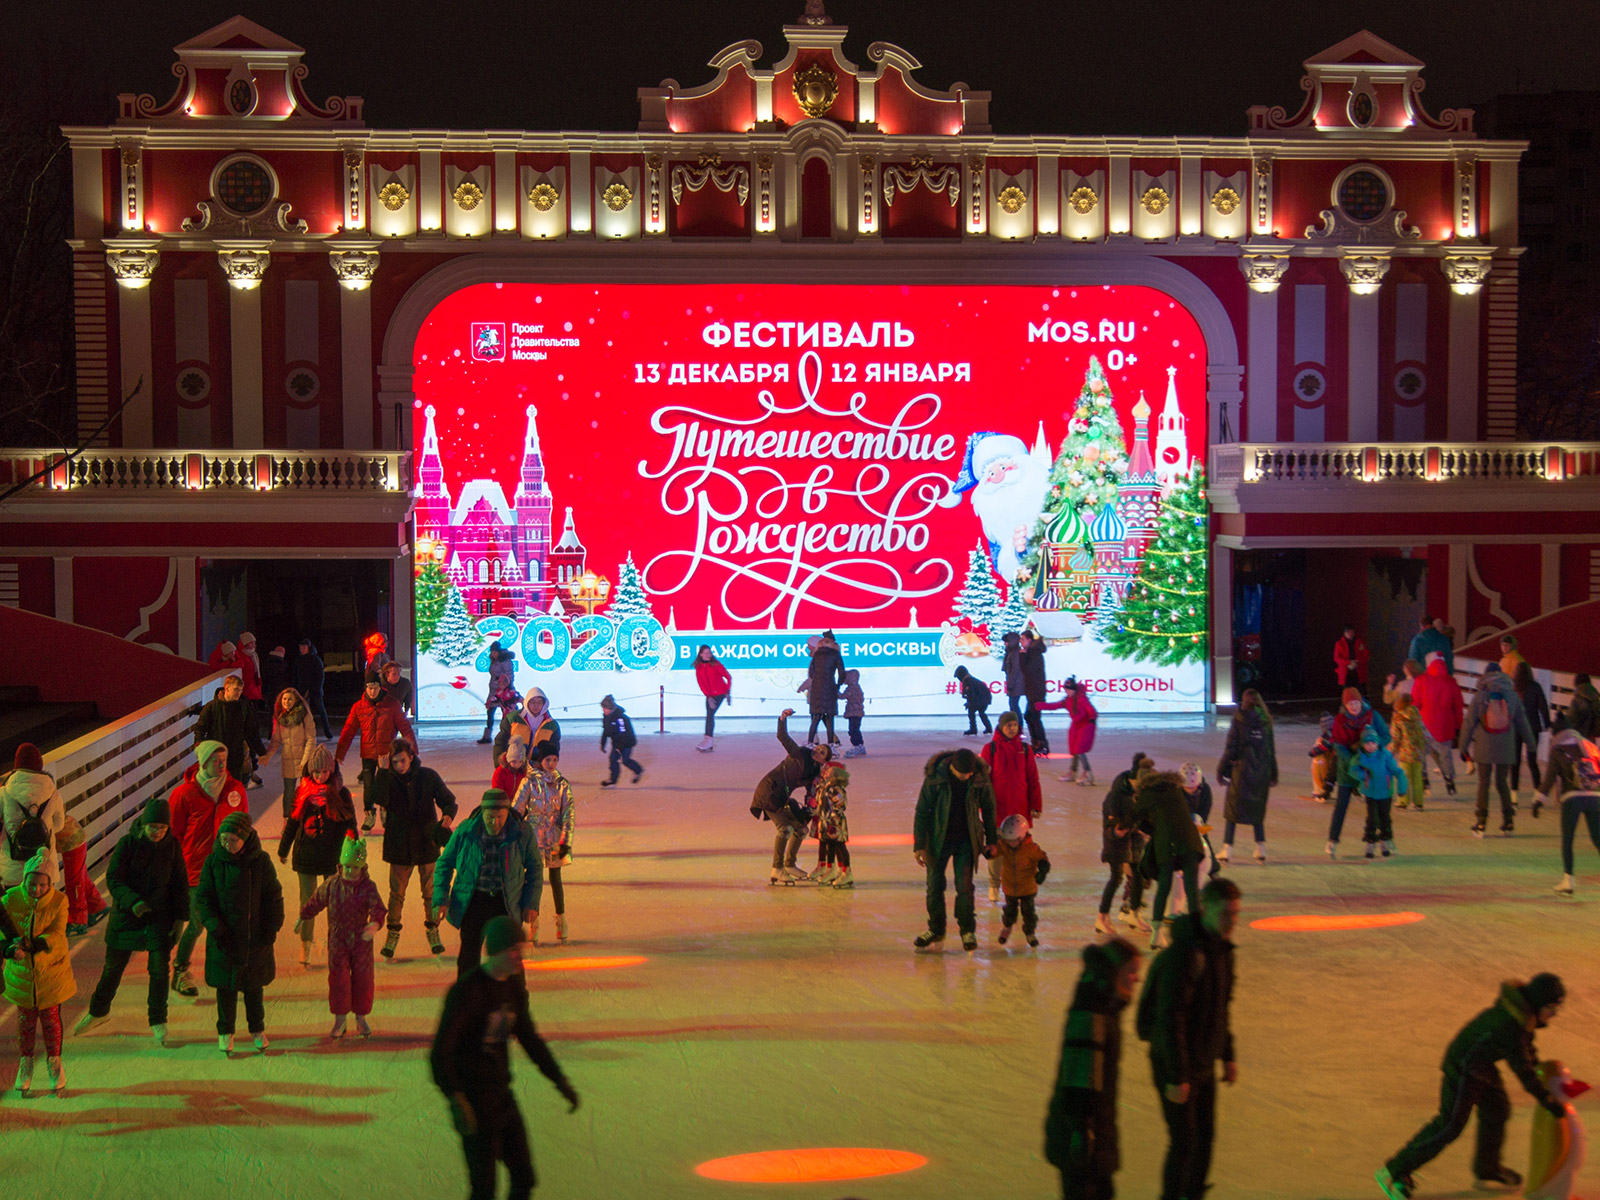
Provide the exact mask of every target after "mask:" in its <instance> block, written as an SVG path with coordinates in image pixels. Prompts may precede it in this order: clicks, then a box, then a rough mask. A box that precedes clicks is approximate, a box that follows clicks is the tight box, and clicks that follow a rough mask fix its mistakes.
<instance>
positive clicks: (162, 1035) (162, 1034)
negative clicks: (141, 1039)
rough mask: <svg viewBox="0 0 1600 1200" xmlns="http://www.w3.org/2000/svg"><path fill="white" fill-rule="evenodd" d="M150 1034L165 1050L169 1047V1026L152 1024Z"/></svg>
mask: <svg viewBox="0 0 1600 1200" xmlns="http://www.w3.org/2000/svg"><path fill="white" fill-rule="evenodd" d="M150 1036H151V1037H152V1038H154V1039H155V1043H156V1045H157V1046H159V1047H160V1048H161V1049H163V1050H165V1049H166V1048H167V1027H166V1026H165V1025H152V1026H150Z"/></svg>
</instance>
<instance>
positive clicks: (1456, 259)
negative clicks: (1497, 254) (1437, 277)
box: [1439, 243, 1494, 296]
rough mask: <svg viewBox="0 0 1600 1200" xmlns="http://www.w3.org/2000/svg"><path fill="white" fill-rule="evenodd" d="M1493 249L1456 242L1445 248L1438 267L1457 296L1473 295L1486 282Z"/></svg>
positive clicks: (1491, 262)
mask: <svg viewBox="0 0 1600 1200" xmlns="http://www.w3.org/2000/svg"><path fill="white" fill-rule="evenodd" d="M1493 258H1494V251H1492V250H1491V249H1490V248H1489V247H1488V246H1474V245H1471V244H1465V245H1463V244H1459V243H1458V244H1456V245H1453V246H1449V247H1447V248H1446V249H1445V252H1444V259H1443V260H1442V261H1441V262H1440V264H1439V265H1440V267H1441V268H1442V269H1443V270H1444V277H1445V278H1446V279H1448V280H1449V281H1450V290H1451V291H1452V292H1454V293H1455V294H1456V295H1458V296H1475V295H1477V294H1478V292H1479V291H1480V290H1481V289H1482V287H1483V285H1484V284H1485V283H1486V282H1488V279H1489V271H1490V268H1491V267H1492V265H1493Z"/></svg>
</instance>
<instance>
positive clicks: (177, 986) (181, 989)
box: [172, 967, 200, 996]
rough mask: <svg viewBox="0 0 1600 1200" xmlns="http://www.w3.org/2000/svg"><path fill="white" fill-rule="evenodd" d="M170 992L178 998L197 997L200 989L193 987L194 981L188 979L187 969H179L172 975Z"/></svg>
mask: <svg viewBox="0 0 1600 1200" xmlns="http://www.w3.org/2000/svg"><path fill="white" fill-rule="evenodd" d="M172 990H173V991H175V992H177V993H178V995H180V996H198V995H199V994H200V989H199V988H197V987H195V985H194V980H192V979H190V978H189V968H188V967H179V968H178V969H177V970H175V971H173V973H172Z"/></svg>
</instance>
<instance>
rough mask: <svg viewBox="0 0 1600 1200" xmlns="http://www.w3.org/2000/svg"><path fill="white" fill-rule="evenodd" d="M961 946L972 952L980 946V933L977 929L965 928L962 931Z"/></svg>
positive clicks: (969, 952)
mask: <svg viewBox="0 0 1600 1200" xmlns="http://www.w3.org/2000/svg"><path fill="white" fill-rule="evenodd" d="M961 948H962V949H963V950H965V951H966V952H967V953H968V954H971V953H972V952H973V951H974V950H976V949H977V948H978V935H977V933H976V931H970V930H963V931H962V933H961Z"/></svg>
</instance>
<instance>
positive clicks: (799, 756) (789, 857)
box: [750, 708, 833, 883]
mask: <svg viewBox="0 0 1600 1200" xmlns="http://www.w3.org/2000/svg"><path fill="white" fill-rule="evenodd" d="M792 716H794V709H792V708H786V709H784V710H783V712H781V713H779V714H778V742H779V744H781V745H782V746H783V749H784V757H783V761H782V762H780V763H779V764H778V765H777V766H775V767H773V768H772V770H770V771H768V772H767V773H766V774H765V775H763V776H762V777H761V782H760V783H758V784H756V791H755V795H754V796H752V797H751V799H750V815H751V816H752V817H754V818H755V819H756V820H758V821H771V822H772V824H773V826H774V827H775V828H776V829H777V831H778V834H777V837H776V839H775V840H774V842H773V848H772V874H771V875H770V876H769V877H768V881H769V882H771V883H787V882H793V881H796V880H799V879H804V878H806V875H805V872H803V871H801V870H800V869H799V868H798V867H797V866H795V859H796V857H797V856H798V855H799V853H800V843H801V842H802V841H804V840H805V836H806V823H805V822H804V821H802V820H801V819H800V816H799V814H798V813H796V812H795V810H794V806H793V805H791V804H790V802H789V798H790V796H792V795H793V794H794V790H795V788H797V787H804V786H805V785H806V784H808V783H810V782H811V781H812V780H813V779H816V778H817V777H818V776H819V775H821V774H822V764H823V763H825V762H827V761H828V760H829V759H830V758H831V757H832V756H833V747H831V746H829V745H826V744H823V745H819V746H812V747H810V748H809V749H808V748H807V747H804V746H800V745H798V744H797V743H796V742H795V740H794V739H793V738H791V737H790V736H789V718H790V717H792Z"/></svg>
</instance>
